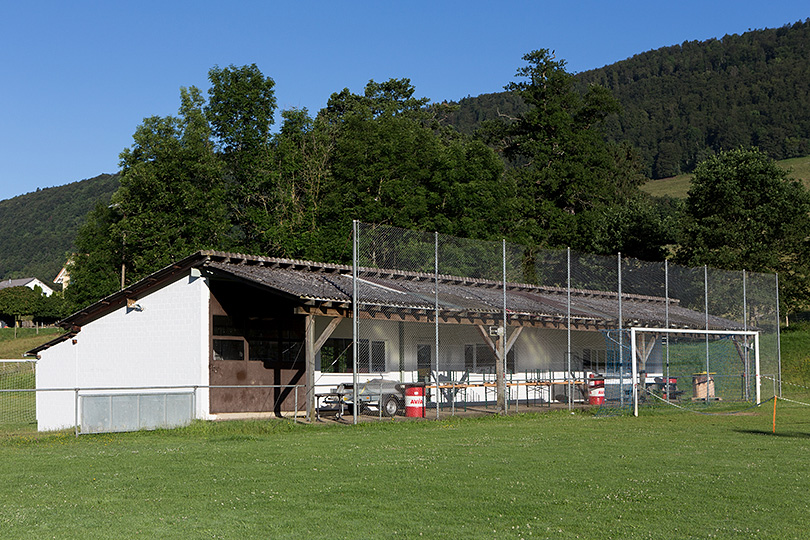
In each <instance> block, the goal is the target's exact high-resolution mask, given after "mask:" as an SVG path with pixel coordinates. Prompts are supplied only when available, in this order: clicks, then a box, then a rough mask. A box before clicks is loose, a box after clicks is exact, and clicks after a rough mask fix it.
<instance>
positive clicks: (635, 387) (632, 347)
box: [630, 328, 638, 416]
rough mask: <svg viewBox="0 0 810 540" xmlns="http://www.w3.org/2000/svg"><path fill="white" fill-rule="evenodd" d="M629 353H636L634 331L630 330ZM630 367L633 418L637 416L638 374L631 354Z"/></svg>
mask: <svg viewBox="0 0 810 540" xmlns="http://www.w3.org/2000/svg"><path fill="white" fill-rule="evenodd" d="M630 351H631V354H633V353H635V351H636V329H635V328H631V329H630ZM631 365H632V374H633V375H632V376H633V385H632V388H633V416H638V372H637V368H636V359H635V355H634V354H633V361H632V362H631Z"/></svg>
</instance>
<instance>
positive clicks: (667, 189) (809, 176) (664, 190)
mask: <svg viewBox="0 0 810 540" xmlns="http://www.w3.org/2000/svg"><path fill="white" fill-rule="evenodd" d="M777 164H778V165H779V166H780V167H782V168H783V169H785V170H787V171H789V172H790V176H791V178H795V179H796V180H801V181H802V183H803V184H804V187H805V188H808V189H810V156H806V157H801V158H793V159H784V160H781V161H777ZM691 181H692V175H691V174H679V175H677V176H673V177H671V178H662V179H661V180H650V181H649V182H647V183H646V184H644V185H643V186H642V187H641V189H642V190H643V191H644V192H646V193H649V194H650V195H653V196H655V197H664V196H668V197H674V198H676V199H685V198H686V195H687V192H688V191H689V185H690V182H691Z"/></svg>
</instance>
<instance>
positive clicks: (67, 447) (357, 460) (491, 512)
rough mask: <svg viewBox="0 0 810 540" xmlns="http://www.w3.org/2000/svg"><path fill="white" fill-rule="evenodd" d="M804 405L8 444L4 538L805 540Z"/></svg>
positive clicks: (809, 482)
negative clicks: (774, 429)
mask: <svg viewBox="0 0 810 540" xmlns="http://www.w3.org/2000/svg"><path fill="white" fill-rule="evenodd" d="M808 418H810V411H808V410H807V409H805V408H802V407H801V406H791V407H788V406H786V405H783V404H782V403H780V404H779V431H778V434H779V436H772V435H771V434H770V430H771V426H772V408H769V407H764V408H761V409H758V410H757V411H756V413H754V414H749V415H744V416H733V417H712V416H698V415H693V414H688V413H672V414H667V413H662V412H658V413H656V414H652V415H649V416H646V417H641V418H629V417H614V418H598V417H594V416H591V415H589V414H585V413H577V414H575V415H570V414H567V413H549V414H545V415H525V416H514V417H504V418H498V417H486V418H480V419H452V420H448V421H442V422H433V421H430V422H395V423H382V424H368V425H360V426H305V425H292V424H290V423H287V422H286V421H271V422H234V423H216V424H212V423H204V422H198V423H195V424H193V425H192V426H190V427H188V428H185V429H179V430H174V431H154V432H141V433H131V434H114V435H96V436H81V437H79V438H78V439H75V438H73V437H72V436H71V435H70V434H56V435H54V434H52V435H30V436H27V437H20V436H17V437H9V438H7V439H5V440H3V441H2V445H1V446H0V452H1V454H0V458H2V459H0V470H2V475H3V478H4V482H3V483H2V487H1V488H0V493H2V496H0V534H2V536H3V538H41V537H53V536H55V537H58V538H79V537H87V536H88V534H90V533H91V532H94V533H95V534H96V535H100V536H102V537H105V538H133V537H138V536H142V537H150V538H151V537H160V538H210V537H216V538H397V537H403V538H413V537H418V536H420V534H421V535H422V536H423V537H427V538H597V537H598V538H690V537H694V538H708V537H713V536H714V537H718V538H752V537H756V538H780V539H784V538H806V534H807V530H808V528H809V527H810V518H808V516H810V512H808V510H810V508H808V501H810V497H808V495H807V494H808V493H809V492H810V477H808V475H807V474H806V469H807V465H808V447H810V421H809V420H808Z"/></svg>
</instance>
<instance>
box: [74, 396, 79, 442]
mask: <svg viewBox="0 0 810 540" xmlns="http://www.w3.org/2000/svg"><path fill="white" fill-rule="evenodd" d="M73 425H74V428H73V429H74V431H75V432H76V438H77V439H78V438H79V388H78V387H76V388H74V389H73Z"/></svg>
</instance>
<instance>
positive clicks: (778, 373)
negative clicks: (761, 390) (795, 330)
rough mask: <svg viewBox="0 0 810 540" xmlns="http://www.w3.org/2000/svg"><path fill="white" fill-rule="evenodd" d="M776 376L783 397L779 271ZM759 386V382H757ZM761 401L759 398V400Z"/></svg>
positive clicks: (780, 394)
mask: <svg viewBox="0 0 810 540" xmlns="http://www.w3.org/2000/svg"><path fill="white" fill-rule="evenodd" d="M775 277H776V378H777V379H778V380H779V397H782V336H781V328H780V326H781V325H782V321H781V320H780V319H779V273H778V272H777V273H776V276H775ZM757 387H759V384H757ZM757 403H759V400H757Z"/></svg>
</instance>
